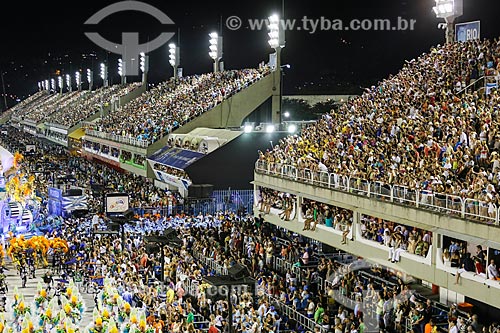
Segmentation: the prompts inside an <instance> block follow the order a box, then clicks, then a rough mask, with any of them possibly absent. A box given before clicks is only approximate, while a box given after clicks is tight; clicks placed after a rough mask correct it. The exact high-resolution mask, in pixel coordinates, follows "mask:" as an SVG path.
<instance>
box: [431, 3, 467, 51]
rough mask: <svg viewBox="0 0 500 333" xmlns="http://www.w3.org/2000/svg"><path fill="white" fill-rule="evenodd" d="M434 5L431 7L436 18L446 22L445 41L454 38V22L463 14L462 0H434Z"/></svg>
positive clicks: (451, 41) (447, 41)
mask: <svg viewBox="0 0 500 333" xmlns="http://www.w3.org/2000/svg"><path fill="white" fill-rule="evenodd" d="M435 1H436V5H435V6H434V7H433V8H432V10H433V11H434V14H436V17H437V18H441V19H444V21H445V22H446V43H453V41H454V40H455V26H454V22H455V19H456V18H457V17H460V16H462V15H463V13H464V12H463V4H464V3H463V0H435Z"/></svg>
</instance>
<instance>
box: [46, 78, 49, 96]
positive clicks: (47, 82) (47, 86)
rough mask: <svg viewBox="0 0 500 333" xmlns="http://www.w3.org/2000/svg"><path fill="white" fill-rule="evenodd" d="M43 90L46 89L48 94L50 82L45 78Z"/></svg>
mask: <svg viewBox="0 0 500 333" xmlns="http://www.w3.org/2000/svg"><path fill="white" fill-rule="evenodd" d="M45 90H47V91H48V92H49V94H50V84H49V80H45Z"/></svg>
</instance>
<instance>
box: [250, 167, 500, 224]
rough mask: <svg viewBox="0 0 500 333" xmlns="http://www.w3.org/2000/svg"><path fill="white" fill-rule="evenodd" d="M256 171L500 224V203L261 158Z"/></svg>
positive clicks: (477, 220) (472, 219)
mask: <svg viewBox="0 0 500 333" xmlns="http://www.w3.org/2000/svg"><path fill="white" fill-rule="evenodd" d="M255 172H256V173H260V174H266V175H271V176H277V177H280V178H286V179H291V180H294V181H297V182H301V183H306V184H311V185H315V186H319V187H324V188H329V189H333V190H338V191H343V192H348V193H352V194H357V195H362V196H367V197H369V198H373V199H377V200H381V201H387V202H392V203H397V204H403V205H410V206H415V207H418V208H423V209H426V210H432V211H435V212H440V213H445V214H449V215H454V216H456V217H460V218H463V219H468V220H471V221H475V222H483V223H488V224H494V225H497V226H498V225H499V216H500V207H497V205H496V204H494V203H491V202H486V201H482V200H479V199H474V198H464V197H461V196H457V195H452V194H446V193H436V192H433V191H429V190H421V189H413V188H409V187H407V186H404V185H395V184H393V185H391V184H386V183H383V182H380V181H375V182H374V181H369V180H366V179H360V178H356V177H350V176H347V175H341V174H336V173H326V172H318V171H312V170H310V169H298V168H296V167H294V166H291V165H282V164H271V163H266V162H264V161H260V160H259V161H257V162H256V163H255Z"/></svg>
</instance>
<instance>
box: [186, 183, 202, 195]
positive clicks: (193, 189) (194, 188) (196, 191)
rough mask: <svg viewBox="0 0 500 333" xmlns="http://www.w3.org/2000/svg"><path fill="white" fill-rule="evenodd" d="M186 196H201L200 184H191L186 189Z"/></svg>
mask: <svg viewBox="0 0 500 333" xmlns="http://www.w3.org/2000/svg"><path fill="white" fill-rule="evenodd" d="M188 197H190V198H201V185H194V184H193V185H191V186H189V189H188Z"/></svg>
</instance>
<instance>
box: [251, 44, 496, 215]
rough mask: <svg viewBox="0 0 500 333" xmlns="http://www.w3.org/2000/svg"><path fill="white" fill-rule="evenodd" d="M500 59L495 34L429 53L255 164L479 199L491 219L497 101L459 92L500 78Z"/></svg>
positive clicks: (493, 93) (473, 207)
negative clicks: (491, 75)
mask: <svg viewBox="0 0 500 333" xmlns="http://www.w3.org/2000/svg"><path fill="white" fill-rule="evenodd" d="M499 54H500V40H499V39H498V38H497V39H494V40H484V41H471V42H467V43H454V44H447V45H444V46H438V47H435V48H432V49H431V51H430V52H429V53H428V54H424V55H422V56H420V57H418V58H417V59H414V60H412V61H408V62H407V63H406V64H405V65H404V67H403V69H402V70H401V71H400V72H399V73H398V74H396V75H394V76H391V77H389V78H388V79H386V80H384V81H382V82H380V83H379V85H378V86H373V87H371V88H369V89H366V91H365V93H364V94H363V95H362V96H360V97H357V98H352V99H350V100H349V101H347V103H345V104H343V105H342V106H340V107H339V108H338V109H337V110H332V112H331V113H330V114H328V115H325V116H323V118H322V119H321V120H320V121H318V122H317V123H316V124H314V125H312V126H309V127H307V128H306V129H305V130H303V132H302V133H301V135H300V136H298V135H294V136H289V137H287V138H285V139H282V140H281V142H280V144H279V145H276V146H274V149H273V150H271V151H268V152H266V153H262V154H261V155H260V157H259V159H260V160H262V161H266V162H269V163H275V164H278V165H285V164H288V165H294V166H296V167H297V168H299V169H305V168H307V169H310V170H312V171H326V172H333V173H337V174H340V175H348V176H350V177H356V178H362V179H366V180H370V181H381V182H383V183H386V184H391V185H392V184H399V185H405V186H408V187H409V188H410V189H419V190H425V191H426V193H429V196H432V195H433V193H443V194H450V195H459V196H460V197H462V198H472V199H476V200H481V201H483V202H484V205H483V206H484V207H483V208H484V210H486V211H487V214H495V207H498V205H497V200H498V195H497V193H498V186H499V182H498V180H499V179H500V159H499V158H498V150H499V148H500V132H499V130H498V116H499V113H498V109H499V105H500V95H499V94H498V91H496V90H495V89H493V90H492V91H491V93H490V94H488V95H484V93H483V91H481V90H479V91H474V92H470V91H467V92H460V93H458V92H457V90H458V89H457V87H460V88H463V87H465V85H467V84H469V83H470V82H473V81H474V80H476V79H478V78H479V77H480V76H482V75H484V73H485V71H486V70H489V71H490V72H492V73H495V74H498V67H499V66H500V63H499ZM467 209H468V210H470V212H471V213H476V212H477V213H479V205H475V204H471V205H470V207H469V206H468V208H467ZM487 214H486V215H485V216H487Z"/></svg>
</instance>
